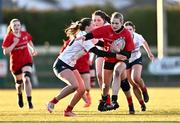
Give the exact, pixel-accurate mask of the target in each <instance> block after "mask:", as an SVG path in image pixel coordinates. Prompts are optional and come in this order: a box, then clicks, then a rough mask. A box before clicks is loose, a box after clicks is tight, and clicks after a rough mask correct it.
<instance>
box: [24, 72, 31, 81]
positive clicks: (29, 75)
mask: <svg viewBox="0 0 180 123" xmlns="http://www.w3.org/2000/svg"><path fill="white" fill-rule="evenodd" d="M31 77H32V74H31V72H29V71H25V72H24V76H23V78H24V79H25V82H26V80H31Z"/></svg>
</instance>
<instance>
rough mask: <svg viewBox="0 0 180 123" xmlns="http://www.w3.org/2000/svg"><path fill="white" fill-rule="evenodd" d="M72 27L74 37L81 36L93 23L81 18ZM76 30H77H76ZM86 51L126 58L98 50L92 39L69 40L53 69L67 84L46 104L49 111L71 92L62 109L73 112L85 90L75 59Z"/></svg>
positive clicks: (69, 113)
mask: <svg viewBox="0 0 180 123" xmlns="http://www.w3.org/2000/svg"><path fill="white" fill-rule="evenodd" d="M70 27H72V29H74V30H76V31H75V32H78V33H76V37H79V36H82V35H84V34H86V33H87V32H89V31H91V30H92V29H93V23H92V21H91V19H89V18H83V19H81V20H80V21H79V22H76V23H74V24H73V25H71V26H70ZM77 30H78V31H77ZM86 52H93V53H95V54H97V55H99V56H102V57H104V56H106V57H114V58H117V59H119V60H124V59H126V56H123V55H120V54H116V53H111V52H105V51H102V50H98V49H97V48H96V47H95V45H94V44H93V42H92V40H89V41H82V40H77V39H76V40H71V41H70V43H69V44H68V46H67V47H66V48H65V50H64V51H63V52H62V53H61V54H60V55H59V56H58V58H57V59H56V61H55V63H54V65H53V70H54V73H55V75H56V76H57V77H58V78H59V79H60V80H62V81H64V82H65V83H66V84H67V86H66V87H64V88H63V89H62V90H61V91H60V92H59V93H58V94H57V96H55V97H54V98H53V99H52V100H51V101H49V103H48V104H47V109H48V111H49V112H50V113H51V112H52V111H53V109H54V105H55V104H57V102H58V101H59V100H61V99H63V98H64V97H66V96H68V95H69V94H71V93H73V92H74V94H73V97H72V99H71V100H70V103H69V104H68V106H67V108H66V109H65V110H64V116H68V117H72V116H75V114H74V113H73V112H72V110H73V108H74V106H75V105H76V104H77V103H78V101H79V100H80V99H81V98H82V96H83V94H84V92H85V86H84V82H83V79H82V78H81V75H80V73H79V72H78V70H76V69H75V68H74V66H75V64H76V61H77V59H79V58H80V57H81V56H82V55H84V54H85V53H86Z"/></svg>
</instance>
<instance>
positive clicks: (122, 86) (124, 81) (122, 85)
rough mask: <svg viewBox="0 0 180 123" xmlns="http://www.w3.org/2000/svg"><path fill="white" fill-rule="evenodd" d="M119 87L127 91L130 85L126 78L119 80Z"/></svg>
mask: <svg viewBox="0 0 180 123" xmlns="http://www.w3.org/2000/svg"><path fill="white" fill-rule="evenodd" d="M121 88H122V90H123V91H124V92H126V91H129V90H130V85H129V82H128V80H127V79H124V80H122V81H121Z"/></svg>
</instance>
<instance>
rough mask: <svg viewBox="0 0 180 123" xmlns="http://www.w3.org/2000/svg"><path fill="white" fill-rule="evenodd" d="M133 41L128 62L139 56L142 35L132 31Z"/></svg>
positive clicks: (142, 41)
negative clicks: (133, 45) (133, 46)
mask: <svg viewBox="0 0 180 123" xmlns="http://www.w3.org/2000/svg"><path fill="white" fill-rule="evenodd" d="M133 41H134V44H135V49H134V50H133V51H132V53H131V57H130V58H129V62H130V63H131V62H133V61H135V60H136V59H138V58H140V57H141V51H140V47H141V46H142V45H143V43H144V41H145V40H144V38H143V37H142V35H140V34H138V33H136V32H134V33H133Z"/></svg>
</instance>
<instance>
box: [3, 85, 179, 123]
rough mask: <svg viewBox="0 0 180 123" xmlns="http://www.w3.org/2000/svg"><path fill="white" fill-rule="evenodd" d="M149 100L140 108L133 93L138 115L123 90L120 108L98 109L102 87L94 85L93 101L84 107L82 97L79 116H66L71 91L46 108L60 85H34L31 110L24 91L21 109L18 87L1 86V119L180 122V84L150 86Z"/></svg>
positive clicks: (75, 109)
mask: <svg viewBox="0 0 180 123" xmlns="http://www.w3.org/2000/svg"><path fill="white" fill-rule="evenodd" d="M148 91H149V95H150V101H149V102H148V103H147V104H146V106H147V111H146V112H141V110H140V105H139V104H138V101H137V100H136V98H135V96H134V95H133V102H134V106H135V110H136V114H135V115H129V114H128V106H127V101H126V98H125V96H124V94H123V92H122V90H120V92H119V99H118V102H119V104H120V108H119V109H117V110H113V111H108V112H99V111H97V106H98V102H99V99H100V90H99V89H92V90H91V97H92V105H91V106H90V107H89V108H83V105H84V102H83V100H81V101H80V102H79V103H78V104H77V105H76V107H75V108H74V112H75V113H76V114H77V115H78V116H77V117H71V118H69V117H64V116H63V111H64V109H65V108H66V106H67V104H68V102H69V100H70V99H71V96H72V95H69V96H68V97H66V98H64V99H63V100H61V101H60V102H59V103H58V104H57V105H56V106H55V111H54V112H53V113H51V114H50V113H49V112H48V111H47V110H46V107H45V104H46V103H47V102H48V101H49V100H50V99H51V98H52V97H54V96H55V95H56V94H57V93H58V92H59V89H33V92H32V95H33V103H34V109H32V110H29V109H28V106H27V100H26V98H25V94H23V95H24V103H25V105H24V107H23V108H22V109H20V108H19V107H18V105H17V100H16V98H17V94H16V91H15V89H1V90H0V107H1V108H0V121H6V122H7V121H21V122H24V121H30V122H38V121H46V122H48V121H62V122H77V121H79V122H85V121H86V122H87V121H89V122H97V121H98V122H102V121H103V123H104V121H106V122H112V121H114V122H130V121H133V122H139V121H141V122H153V121H156V122H170V121H171V122H176V121H179V122H180V88H149V89H148Z"/></svg>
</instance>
